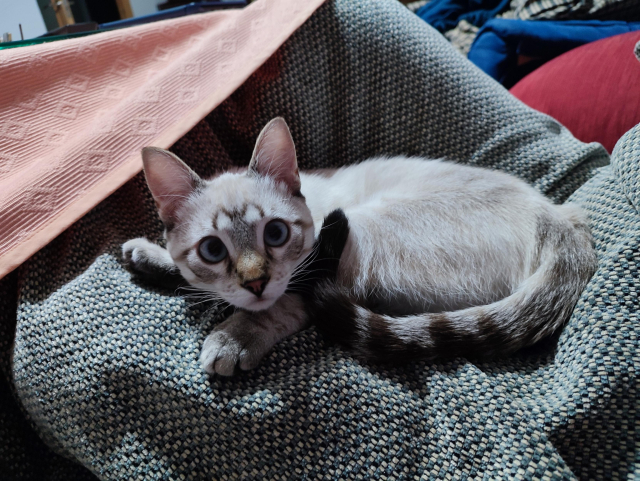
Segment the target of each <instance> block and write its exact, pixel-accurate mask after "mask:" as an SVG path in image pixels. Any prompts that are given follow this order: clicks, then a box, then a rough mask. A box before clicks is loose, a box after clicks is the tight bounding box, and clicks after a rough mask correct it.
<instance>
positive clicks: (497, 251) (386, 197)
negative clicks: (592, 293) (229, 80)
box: [123, 118, 596, 376]
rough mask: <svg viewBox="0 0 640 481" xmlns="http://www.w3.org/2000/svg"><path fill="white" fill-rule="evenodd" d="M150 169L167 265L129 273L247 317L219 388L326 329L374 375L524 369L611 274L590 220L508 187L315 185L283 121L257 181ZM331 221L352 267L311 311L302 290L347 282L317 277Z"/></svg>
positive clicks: (478, 173) (430, 169)
mask: <svg viewBox="0 0 640 481" xmlns="http://www.w3.org/2000/svg"><path fill="white" fill-rule="evenodd" d="M142 156H143V161H144V170H145V174H146V177H147V182H148V184H149V188H150V189H151V192H152V194H153V197H154V199H155V201H156V204H157V206H158V211H159V215H160V218H161V219H162V221H163V222H164V224H165V227H166V232H165V236H166V240H167V249H166V250H165V249H163V248H161V247H160V246H158V245H155V244H152V243H150V242H149V241H147V240H146V239H133V240H130V241H129V242H127V243H125V244H124V245H123V255H124V258H125V259H126V260H127V261H128V262H129V263H130V264H131V266H132V267H133V269H134V270H139V271H145V270H146V271H154V270H159V271H161V272H162V271H165V272H166V271H173V272H175V271H176V269H177V270H179V272H180V274H181V275H182V276H183V277H184V278H185V279H186V280H187V281H188V283H189V284H191V285H192V286H195V287H196V288H199V289H202V290H203V291H207V292H212V293H215V294H216V295H217V296H219V297H221V298H222V299H224V300H225V301H227V302H229V303H230V304H232V305H233V306H236V307H238V308H239V309H237V310H236V312H235V313H234V314H233V315H232V316H231V317H229V318H228V319H227V320H226V321H224V322H222V323H221V324H220V325H218V326H216V328H215V329H214V330H213V332H212V333H211V334H210V335H209V336H208V337H207V338H206V340H205V342H204V345H203V347H202V352H201V356H200V362H201V364H202V367H203V368H204V370H205V371H206V372H208V373H218V374H221V375H226V376H228V375H231V374H233V373H234V372H235V371H236V369H237V368H239V369H242V370H247V369H251V368H253V367H255V366H256V365H257V364H258V363H259V362H260V360H261V358H262V357H263V356H264V355H265V354H266V353H267V352H268V351H269V350H270V349H271V348H272V347H273V346H274V345H275V344H276V343H277V342H279V341H280V340H282V339H283V338H285V337H287V336H289V335H291V334H293V333H295V332H297V331H299V330H301V329H303V328H305V327H306V326H307V325H308V324H309V322H310V321H314V322H315V323H316V324H317V325H318V327H319V328H320V329H321V330H323V331H325V332H326V333H327V334H328V335H329V336H330V337H332V338H334V339H335V340H337V341H338V342H340V343H342V344H344V345H346V346H347V347H348V348H350V349H351V350H352V351H353V352H354V353H355V354H356V355H357V356H359V357H362V358H366V359H370V360H373V361H404V360H407V359H414V358H418V357H420V358H427V359H430V358H434V357H438V356H451V355H464V356H469V355H481V356H491V355H495V354H502V353H510V352H513V351H515V350H517V349H520V348H521V347H524V346H527V345H530V344H533V343H535V342H536V341H538V340H540V339H542V338H543V337H545V336H548V335H549V334H551V333H553V332H554V331H555V330H556V329H557V328H558V327H559V326H561V325H562V323H563V321H565V320H566V318H567V317H568V316H569V315H570V313H571V311H572V309H573V306H574V305H575V303H576V302H577V300H578V297H579V296H580V294H581V292H582V290H583V289H584V287H585V285H586V284H587V282H588V280H589V278H590V277H591V275H592V274H593V272H594V271H595V265H596V257H595V251H594V249H593V246H592V238H591V234H590V231H589V228H588V226H587V224H586V222H585V220H584V218H583V216H582V214H581V212H580V211H579V209H577V208H576V207H573V206H569V205H561V206H558V205H554V204H552V203H551V202H550V201H549V200H548V199H546V198H545V197H544V196H543V195H541V194H540V193H539V192H537V191H536V190H534V189H533V188H532V187H530V186H529V185H527V184H526V183H525V182H523V181H521V180H518V179H516V178H515V177H512V176H510V175H508V174H505V173H501V172H497V171H491V170H486V169H482V168H479V167H470V166H464V165H458V164H454V163H449V162H444V161H438V160H427V159H419V158H403V157H394V158H388V159H372V160H368V161H365V162H362V163H360V164H356V165H351V166H348V167H344V168H341V169H326V170H322V171H316V172H313V171H311V172H302V173H301V172H299V171H298V166H297V161H296V153H295V147H294V143H293V139H292V138H291V134H290V133H289V129H288V127H287V125H286V123H285V122H284V120H283V119H281V118H276V119H274V120H272V121H271V122H270V123H269V124H268V125H267V126H266V127H265V128H264V129H263V131H262V132H261V134H260V136H259V137H258V140H257V142H256V146H255V150H254V152H253V156H252V158H251V162H250V164H249V167H248V169H247V170H246V171H237V172H226V173H223V174H221V175H219V176H217V177H215V178H213V179H211V180H208V181H207V180H203V179H201V178H200V177H198V175H197V174H195V173H194V172H193V171H192V170H191V169H190V168H189V167H187V165H185V164H184V163H183V162H182V161H181V160H180V159H178V158H177V157H176V156H175V155H173V154H171V153H169V152H167V151H164V150H161V149H157V148H145V149H144V150H143V153H142ZM339 209H342V211H340V210H339ZM342 212H344V214H342ZM329 214H331V215H332V216H333V219H334V220H335V221H336V222H338V223H340V225H341V227H340V228H339V229H338V231H339V232H338V234H337V235H335V236H334V238H333V239H332V240H330V241H328V242H324V244H325V245H324V247H323V248H324V251H323V252H322V253H321V255H320V257H323V256H324V257H325V259H324V260H325V261H326V260H327V259H329V260H330V253H331V252H334V253H335V255H336V256H337V257H339V262H338V260H337V259H334V261H335V262H334V266H333V268H335V270H336V272H335V276H334V277H335V278H333V279H332V275H331V273H328V280H325V281H323V282H321V283H320V284H318V285H317V286H316V287H315V289H314V292H313V293H312V294H311V295H309V292H308V290H305V289H304V288H303V287H302V286H301V285H300V284H298V282H299V281H300V279H301V277H305V276H307V277H309V276H311V277H313V276H316V275H317V276H320V277H323V274H324V272H323V271H324V270H325V268H326V269H328V270H329V271H331V269H332V268H331V267H327V266H325V267H323V268H317V266H315V267H312V268H307V269H306V270H305V264H309V263H310V262H311V261H312V260H313V259H314V245H315V248H316V254H317V251H318V249H320V248H321V247H322V244H323V242H321V243H320V244H318V243H316V233H317V232H319V231H320V226H321V225H322V223H323V220H324V219H325V217H326V216H327V215H329ZM345 216H346V219H348V223H347V222H346V219H345ZM326 225H327V226H330V225H331V223H328V224H326ZM340 232H342V234H340ZM341 237H342V238H341ZM332 243H334V244H335V245H331V244H332ZM343 248H344V250H343ZM327 253H329V254H327ZM297 288H299V289H300V290H301V292H300V293H296V289H297Z"/></svg>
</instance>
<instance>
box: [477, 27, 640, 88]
mask: <svg viewBox="0 0 640 481" xmlns="http://www.w3.org/2000/svg"><path fill="white" fill-rule="evenodd" d="M635 30H640V22H633V23H629V22H618V21H606V22H603V21H598V20H567V21H525V20H510V19H501V18H494V19H492V20H489V21H488V22H487V23H486V24H485V25H484V26H483V27H482V28H481V29H480V31H479V32H478V35H477V37H476V39H475V41H474V42H473V44H472V45H471V49H470V51H469V55H468V58H469V60H471V61H472V62H473V63H475V64H476V65H477V66H478V67H480V68H481V69H482V70H484V71H485V72H486V73H487V74H489V75H490V76H491V77H493V78H494V79H496V80H497V81H498V82H500V83H502V84H503V85H504V86H505V87H507V88H510V87H511V86H513V85H514V84H515V83H516V82H517V81H518V80H520V79H521V78H522V77H524V76H525V75H526V74H528V73H530V72H531V71H533V70H534V69H535V68H537V67H539V66H540V65H542V64H543V63H544V62H546V61H548V60H551V59H552V58H554V57H557V56H558V55H560V54H562V53H564V52H567V51H568V50H571V49H572V48H575V47H579V46H580V45H584V44H586V43H589V42H593V41H595V40H600V39H602V38H606V37H611V36H613V35H618V34H621V33H627V32H632V31H635Z"/></svg>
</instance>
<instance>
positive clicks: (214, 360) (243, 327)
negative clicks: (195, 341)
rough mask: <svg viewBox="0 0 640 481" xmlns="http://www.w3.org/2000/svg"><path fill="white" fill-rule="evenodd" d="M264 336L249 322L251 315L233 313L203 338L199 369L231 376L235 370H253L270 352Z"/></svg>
mask: <svg viewBox="0 0 640 481" xmlns="http://www.w3.org/2000/svg"><path fill="white" fill-rule="evenodd" d="M265 334H266V333H265V332H264V331H263V330H262V329H261V328H260V327H259V326H258V325H257V324H255V323H253V322H252V320H251V313H248V312H243V311H240V312H236V313H235V314H233V315H232V316H231V317H230V318H229V319H227V320H226V321H225V322H223V323H222V324H220V325H219V326H217V327H216V328H215V329H214V330H213V332H212V333H211V334H209V335H208V336H207V338H206V339H205V341H204V344H203V345H202V351H201V353H200V365H201V366H202V368H203V369H204V370H205V371H206V372H207V373H209V374H220V375H221V376H232V375H233V374H234V372H236V369H237V368H240V369H241V370H243V371H248V370H249V369H253V368H254V367H256V366H257V365H258V364H259V363H260V360H261V359H262V358H263V357H264V355H265V354H266V353H267V352H268V351H269V349H271V344H270V343H268V342H266V339H265V338H266V337H268V336H266V335H265Z"/></svg>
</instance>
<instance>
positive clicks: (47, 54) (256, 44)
mask: <svg viewBox="0 0 640 481" xmlns="http://www.w3.org/2000/svg"><path fill="white" fill-rule="evenodd" d="M321 3H322V1H321V0H312V1H308V2H298V1H297V0H267V1H262V0H261V1H260V2H255V3H254V4H252V5H250V6H248V7H247V8H245V9H242V10H224V11H219V12H211V13H202V14H199V15H190V16H186V17H181V18H175V19H168V20H163V21H159V22H155V23H151V24H146V25H140V26H137V27H130V28H125V29H119V30H114V31H109V32H104V33H99V34H95V35H91V36H89V37H83V38H75V39H71V40H61V41H59V42H53V43H47V44H42V45H33V46H28V47H20V48H14V49H10V50H2V51H0V78H1V79H2V89H0V112H2V122H1V123H0V192H2V195H1V196H0V225H1V226H2V229H0V277H2V276H3V275H5V274H7V273H8V272H10V271H11V270H12V269H15V268H16V267H17V266H18V265H20V264H21V263H22V262H24V261H25V260H26V259H27V258H28V257H29V256H31V255H33V254H34V253H35V252H36V251H37V250H38V249H40V248H42V247H43V246H44V245H45V244H47V242H49V241H51V239H53V238H54V237H55V236H57V235H58V234H60V233H61V232H62V231H63V230H64V229H66V228H67V227H69V226H70V225H71V224H73V222H75V221H76V220H78V219H79V218H80V217H81V216H82V215H84V214H85V213H86V212H88V211H89V210H91V208H93V207H94V206H95V205H96V204H97V203H98V202H100V201H101V200H102V199H104V198H105V197H107V196H108V195H109V194H110V193H111V192H113V191H114V190H115V189H117V188H118V187H120V186H121V185H122V184H123V183H125V182H126V181H127V180H129V179H130V178H131V177H132V176H134V175H135V174H136V173H137V172H138V171H140V170H141V168H142V160H141V158H140V149H141V148H142V147H144V146H145V145H156V146H160V147H169V146H170V145H171V144H173V143H174V142H175V141H176V140H177V139H178V138H180V137H181V136H182V135H183V134H184V133H185V132H187V131H188V130H189V129H190V128H191V127H193V125H195V124H196V123H197V122H198V121H199V120H200V119H201V118H202V117H203V116H204V115H206V114H207V113H208V112H210V111H211V109H213V108H214V107H216V106H217V105H218V104H219V103H220V102H222V101H223V100H224V99H225V98H227V96H229V95H230V94H231V93H232V92H233V91H234V90H236V89H237V88H238V87H239V86H240V85H241V84H242V82H244V80H245V79H246V78H247V77H249V76H250V75H251V74H252V73H253V72H254V71H255V70H256V69H257V68H258V67H259V66H260V65H262V63H263V62H264V61H265V60H266V59H267V58H269V57H270V56H271V55H272V54H273V53H274V52H275V51H276V49H277V48H278V47H279V46H280V45H282V43H283V42H284V41H285V40H286V39H287V37H288V36H289V35H291V34H292V33H293V32H294V31H295V30H296V28H298V27H299V26H300V25H301V24H302V23H303V22H304V21H305V20H306V19H307V18H308V17H309V15H311V13H312V12H313V11H314V10H315V9H316V8H318V6H319V5H320V4H321Z"/></svg>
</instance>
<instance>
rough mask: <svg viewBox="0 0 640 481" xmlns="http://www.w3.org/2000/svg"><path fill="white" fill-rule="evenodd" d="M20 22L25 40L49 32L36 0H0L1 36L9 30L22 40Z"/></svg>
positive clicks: (14, 37) (15, 37)
mask: <svg viewBox="0 0 640 481" xmlns="http://www.w3.org/2000/svg"><path fill="white" fill-rule="evenodd" d="M20 23H21V24H22V32H23V33H24V38H25V40H27V39H29V38H34V37H37V36H39V35H42V34H43V33H46V32H47V27H45V25H44V20H42V15H41V14H40V8H39V7H38V3H37V2H36V0H0V36H1V35H2V34H3V33H6V32H9V33H11V34H12V35H13V40H14V41H16V40H20V28H19V27H18V24H20Z"/></svg>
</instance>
